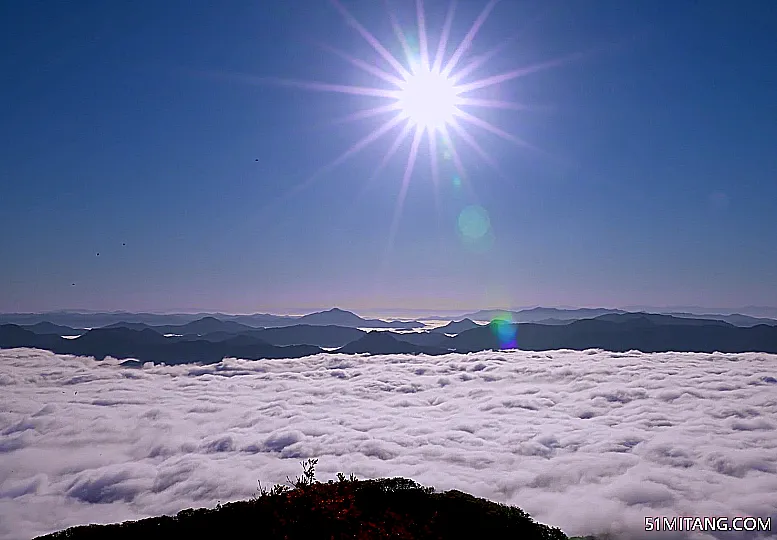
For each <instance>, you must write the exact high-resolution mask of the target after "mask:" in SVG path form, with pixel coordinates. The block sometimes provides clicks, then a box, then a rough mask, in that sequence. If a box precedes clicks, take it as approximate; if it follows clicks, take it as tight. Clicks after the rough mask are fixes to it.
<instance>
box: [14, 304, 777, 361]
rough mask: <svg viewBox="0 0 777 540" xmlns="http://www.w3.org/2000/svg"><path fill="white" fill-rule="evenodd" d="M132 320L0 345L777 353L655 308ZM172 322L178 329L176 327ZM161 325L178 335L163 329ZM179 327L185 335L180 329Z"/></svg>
mask: <svg viewBox="0 0 777 540" xmlns="http://www.w3.org/2000/svg"><path fill="white" fill-rule="evenodd" d="M460 322H463V321H460ZM225 323H228V324H225ZM126 324H129V325H130V326H133V327H134V328H127V327H126V326H121V325H112V326H110V327H105V328H96V329H93V330H89V331H87V332H85V333H84V334H83V335H81V336H79V337H77V338H75V339H63V338H61V337H60V335H59V331H60V330H62V328H60V327H57V326H56V325H45V324H39V325H35V328H36V329H38V330H39V331H40V330H45V329H48V330H56V331H57V333H56V334H42V333H36V332H33V331H31V330H30V329H28V328H23V327H21V326H19V325H15V324H4V325H0V348H15V347H31V348H39V349H46V350H50V351H53V352H55V353H59V354H73V355H82V356H93V357H95V358H98V359H103V358H105V357H106V356H112V357H114V358H119V359H132V360H137V361H139V362H156V363H159V362H165V363H168V364H175V363H188V362H204V363H212V362H218V361H220V360H221V359H222V358H225V357H239V358H246V359H261V358H298V357H301V356H308V355H311V354H317V353H320V352H323V351H322V349H321V347H327V348H332V347H339V348H338V349H337V352H341V353H369V354H444V353H447V352H450V351H456V352H463V353H466V352H476V351H482V350H488V349H499V348H500V347H503V346H506V345H505V344H504V343H502V341H500V339H499V336H500V334H501V335H503V334H504V333H505V331H507V334H512V335H513V337H514V338H515V340H514V343H513V340H509V341H510V343H511V346H516V347H517V348H519V349H524V350H553V349H577V350H583V349H591V348H598V349H605V350H610V351H627V350H632V349H635V350H640V351H643V352H667V351H677V352H730V353H740V352H764V353H777V327H776V326H769V325H764V324H760V325H756V326H750V327H740V326H735V325H733V324H730V323H727V322H725V321H720V320H707V319H691V318H686V317H674V316H671V315H659V314H652V313H623V314H612V313H611V314H605V315H601V316H599V317H595V318H592V319H581V320H576V321H571V322H568V323H566V324H537V323H506V322H502V323H499V322H494V323H491V324H489V325H484V326H476V327H475V328H470V329H469V330H464V331H463V332H460V333H459V334H457V335H456V336H454V337H452V338H449V337H447V336H446V335H445V333H444V332H429V331H423V332H409V333H396V332H392V331H390V330H388V331H372V332H367V333H365V332H364V331H362V330H359V329H357V328H352V327H342V326H332V325H328V326H325V325H306V324H302V325H294V326H288V327H277V328H268V329H258V328H253V327H249V326H246V325H242V324H240V323H235V322H234V321H220V320H218V319H215V318H210V317H205V318H200V319H198V320H195V321H191V322H190V323H187V324H185V325H181V326H174V327H171V326H162V327H148V326H147V325H146V324H145V323H126ZM465 324H468V323H465ZM212 328H222V330H216V331H214V332H208V333H205V334H202V335H198V334H196V333H193V332H194V331H196V330H199V331H204V330H207V329H212ZM223 328H227V329H229V330H223ZM160 329H164V330H160ZM173 329H175V330H176V331H175V332H171V331H170V330H173ZM70 330H73V329H70ZM163 332H164V333H174V334H176V336H174V337H165V336H164V335H163ZM178 334H183V335H181V336H180V337H179V336H178ZM65 335H67V334H65Z"/></svg>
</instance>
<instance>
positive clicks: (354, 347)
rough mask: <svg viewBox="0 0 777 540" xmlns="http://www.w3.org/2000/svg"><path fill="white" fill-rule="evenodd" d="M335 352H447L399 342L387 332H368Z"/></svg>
mask: <svg viewBox="0 0 777 540" xmlns="http://www.w3.org/2000/svg"><path fill="white" fill-rule="evenodd" d="M335 352H339V353H346V354H362V353H367V354H445V353H447V352H448V351H446V350H445V349H442V348H437V347H425V346H423V345H414V344H412V343H408V342H406V341H400V340H399V339H397V337H395V336H394V335H392V334H390V333H388V332H379V331H378V332H369V333H368V334H367V335H365V336H364V337H363V338H361V339H358V340H356V341H354V342H353V343H349V344H348V345H346V346H345V347H341V348H340V349H337V350H336V351H335Z"/></svg>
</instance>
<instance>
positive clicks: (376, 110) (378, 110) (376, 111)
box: [328, 102, 401, 125]
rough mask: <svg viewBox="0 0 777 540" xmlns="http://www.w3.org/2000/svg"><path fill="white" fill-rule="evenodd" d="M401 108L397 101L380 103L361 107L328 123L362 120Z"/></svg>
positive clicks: (335, 123)
mask: <svg viewBox="0 0 777 540" xmlns="http://www.w3.org/2000/svg"><path fill="white" fill-rule="evenodd" d="M400 108H401V106H400V104H399V103H398V102H393V103H389V104H388V105H381V106H380V107H372V108H369V109H363V110H361V111H356V112H354V113H351V114H347V115H345V116H341V117H339V118H335V119H334V120H332V121H331V122H329V123H328V125H337V124H347V123H348V122H355V121H356V120H364V119H365V118H372V117H374V116H380V115H381V114H386V113H389V112H392V111H398V110H399V109H400Z"/></svg>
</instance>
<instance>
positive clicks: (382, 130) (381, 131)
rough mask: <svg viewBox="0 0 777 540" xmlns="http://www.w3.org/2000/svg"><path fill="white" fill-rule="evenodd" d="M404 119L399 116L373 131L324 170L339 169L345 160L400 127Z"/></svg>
mask: <svg viewBox="0 0 777 540" xmlns="http://www.w3.org/2000/svg"><path fill="white" fill-rule="evenodd" d="M403 120H404V118H403V117H402V115H400V114H398V115H396V116H395V117H394V118H392V119H391V120H389V121H387V122H385V123H383V124H382V125H380V126H378V127H377V128H375V129H374V130H373V131H371V132H370V133H369V134H368V135H367V136H366V137H364V138H362V139H361V140H360V141H358V142H357V143H356V144H354V145H353V146H351V147H350V148H349V149H348V150H346V151H345V152H343V154H341V155H340V157H338V158H337V159H336V160H334V161H332V162H331V163H330V164H329V165H326V166H325V167H324V169H331V168H334V167H337V166H338V165H340V164H341V163H343V162H344V161H345V160H347V159H348V158H349V157H351V156H352V155H354V154H355V153H357V152H359V151H361V150H362V149H363V148H364V147H366V146H367V145H369V144H372V143H373V142H375V141H376V140H378V139H379V138H380V137H382V136H383V135H385V134H386V133H387V132H388V131H391V129H392V128H393V127H395V126H397V125H399V124H400V123H401V122H402V121H403Z"/></svg>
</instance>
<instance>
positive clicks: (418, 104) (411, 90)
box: [397, 66, 458, 133]
mask: <svg viewBox="0 0 777 540" xmlns="http://www.w3.org/2000/svg"><path fill="white" fill-rule="evenodd" d="M399 89H400V94H399V98H398V99H397V102H398V105H399V107H400V111H401V114H402V116H403V117H406V118H407V119H408V120H409V121H410V123H411V124H412V125H413V126H414V127H416V128H418V129H422V130H428V131H429V132H433V133H436V132H439V131H440V130H441V129H442V128H444V127H445V126H447V125H450V123H451V122H452V121H453V119H454V118H455V116H456V112H457V110H458V109H457V108H456V105H457V104H458V92H457V90H456V86H455V85H454V84H453V82H452V81H451V80H450V79H448V78H447V77H446V76H445V75H443V74H442V73H440V72H439V71H434V70H431V69H427V68H425V67H423V66H418V67H416V68H415V69H414V70H413V72H412V73H411V74H410V76H409V77H408V78H407V79H405V80H404V81H403V83H402V84H401V85H400V86H399Z"/></svg>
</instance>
